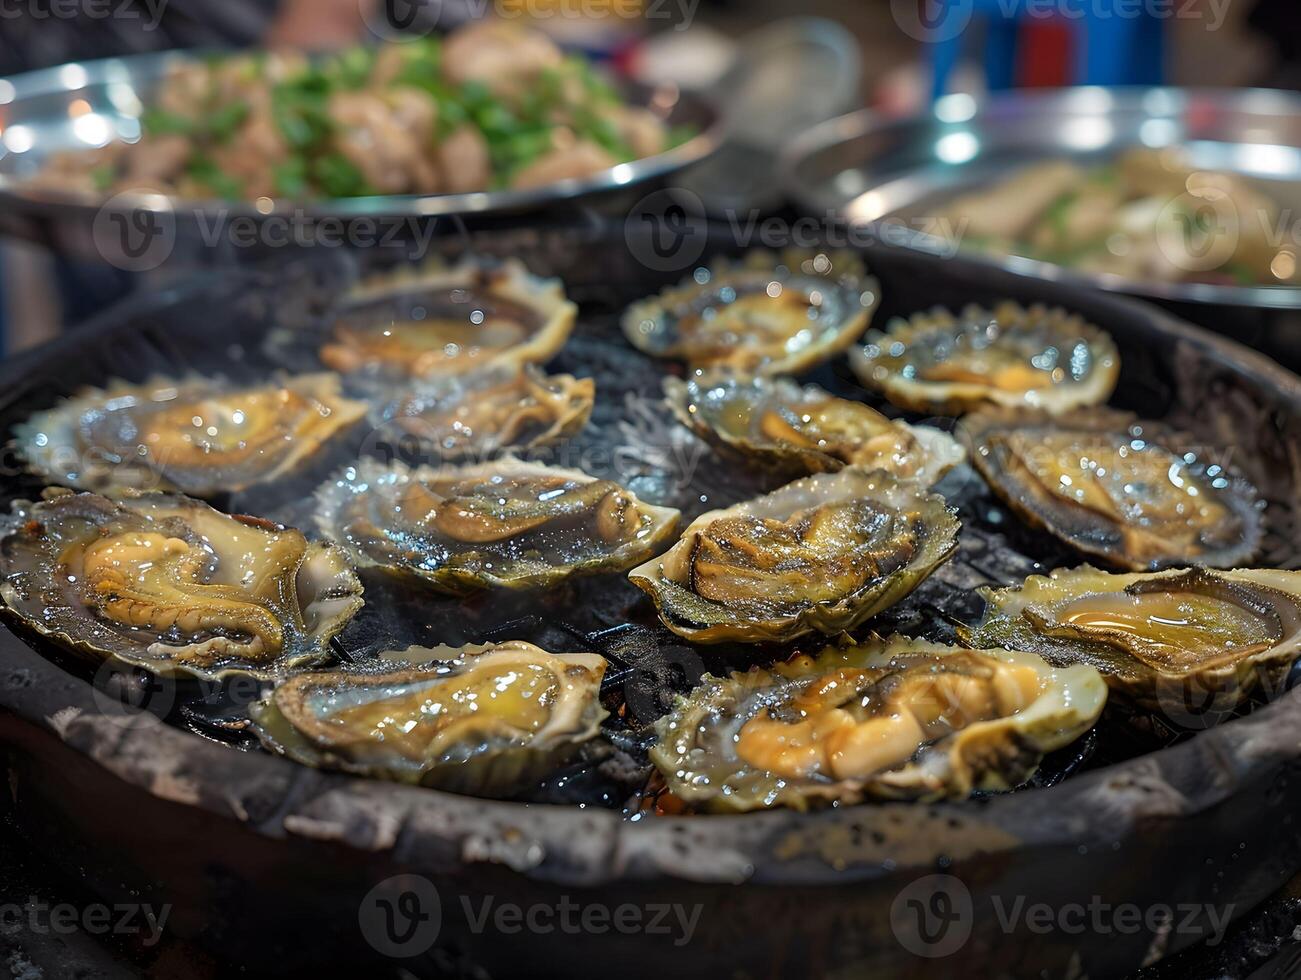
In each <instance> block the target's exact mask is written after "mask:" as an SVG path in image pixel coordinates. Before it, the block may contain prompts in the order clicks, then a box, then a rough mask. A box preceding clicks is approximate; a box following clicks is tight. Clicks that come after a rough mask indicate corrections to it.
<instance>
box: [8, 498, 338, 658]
mask: <svg viewBox="0 0 1301 980" xmlns="http://www.w3.org/2000/svg"><path fill="white" fill-rule="evenodd" d="M0 576H2V578H0V597H3V598H4V601H5V604H6V607H7V611H8V613H9V615H11V616H14V617H16V618H17V619H19V620H20V621H21V622H22V623H23V624H25V625H27V626H28V627H30V628H31V629H34V630H35V631H37V632H38V633H40V634H42V635H44V636H46V637H49V638H50V639H52V640H54V641H55V642H58V643H60V644H61V645H63V646H66V647H68V648H70V649H72V650H75V651H78V652H80V653H84V654H90V655H91V656H93V657H96V658H100V659H103V658H116V659H117V660H120V661H122V662H124V663H129V664H134V665H136V666H140V667H147V668H148V669H150V670H152V671H154V672H155V673H158V674H191V675H194V676H198V677H219V676H221V675H223V674H228V673H241V672H242V673H248V674H252V675H254V676H257V677H263V678H267V677H275V676H278V675H280V674H282V673H284V672H285V671H287V670H289V669H290V668H293V667H298V666H301V665H304V664H311V663H316V662H319V661H321V660H322V659H324V658H325V657H326V655H327V650H326V645H327V644H328V643H329V641H330V638H331V637H333V636H334V635H335V634H337V633H338V632H339V631H340V630H341V629H343V627H344V626H345V625H346V624H347V623H348V621H349V620H350V619H351V618H352V617H353V616H354V615H356V613H357V611H358V610H359V609H360V608H361V605H362V598H361V592H362V590H361V583H360V582H359V581H358V579H357V576H356V575H355V574H354V573H353V571H352V569H351V567H349V565H348V562H347V561H346V560H345V558H344V556H343V553H342V552H341V551H340V550H339V549H338V548H336V547H334V546H332V545H327V544H322V543H319V542H309V541H308V540H307V539H306V538H305V537H303V535H302V532H300V531H297V530H294V529H293V528H286V527H280V526H278V525H275V524H271V523H269V522H267V521H262V520H259V519H257V518H251V517H229V516H227V515H225V514H222V513H221V512H220V511H216V510H213V509H212V508H211V507H209V506H208V505H207V504H204V503H200V502H199V501H197V500H191V499H189V498H188V497H181V496H176V495H170V494H158V493H150V494H142V495H140V496H137V497H132V498H128V499H125V500H122V501H114V500H109V499H107V498H105V497H100V496H96V495H94V494H88V493H83V494H74V493H72V492H70V491H62V492H59V491H54V492H53V493H52V494H50V495H49V496H48V498H47V499H46V500H44V501H42V502H40V503H37V504H16V505H15V509H14V512H13V513H12V514H11V515H9V516H8V517H7V518H5V519H4V520H3V522H2V523H0Z"/></svg>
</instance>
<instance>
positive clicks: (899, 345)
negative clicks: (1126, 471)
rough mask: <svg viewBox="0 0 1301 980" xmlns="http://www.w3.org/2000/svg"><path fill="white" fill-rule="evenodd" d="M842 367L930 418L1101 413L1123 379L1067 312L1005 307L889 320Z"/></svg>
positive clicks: (1097, 336)
mask: <svg viewBox="0 0 1301 980" xmlns="http://www.w3.org/2000/svg"><path fill="white" fill-rule="evenodd" d="M849 359H850V363H851V364H852V366H853V368H854V372H855V373H856V374H857V375H858V377H859V379H860V380H861V381H862V382H863V384H865V385H867V386H868V387H869V388H873V389H875V390H877V391H880V392H881V393H882V394H884V395H885V397H886V398H888V399H889V400H890V401H891V402H892V403H893V404H895V405H898V406H899V407H900V408H906V409H910V410H912V411H916V412H931V413H934V414H937V415H961V414H962V413H963V412H969V411H971V410H973V409H976V408H979V407H981V406H982V405H1008V406H1022V405H1023V406H1029V407H1031V408H1041V409H1044V410H1045V411H1049V412H1054V413H1060V412H1065V411H1069V410H1070V409H1073V408H1079V407H1080V406H1083V405H1101V404H1102V403H1104V402H1105V401H1106V400H1107V399H1108V398H1109V397H1111V392H1112V391H1113V389H1115V387H1116V381H1117V379H1118V378H1119V377H1120V355H1119V353H1118V352H1117V350H1116V345H1115V342H1114V341H1113V340H1112V339H1111V337H1110V336H1109V335H1108V334H1106V333H1105V332H1104V331H1102V330H1100V329H1098V328H1097V327H1095V326H1094V325H1093V324H1091V323H1086V322H1085V321H1084V319H1083V318H1082V317H1080V316H1078V315H1076V314H1073V313H1067V312H1066V311H1065V310H1061V309H1056V308H1053V309H1049V308H1047V307H1044V306H1031V307H1029V308H1028V309H1027V308H1025V307H1022V306H1019V305H1018V304H1016V303H1012V302H1005V303H1000V304H999V305H998V306H996V307H995V308H994V309H993V310H992V311H991V310H988V309H984V308H982V307H979V306H968V307H966V308H965V309H964V310H963V311H962V313H961V314H960V315H958V316H954V315H953V314H952V313H950V312H949V311H948V310H944V309H936V310H933V311H931V312H930V313H925V314H918V315H917V316H914V317H912V318H911V319H908V320H905V319H902V318H895V319H894V320H891V321H890V323H889V324H887V325H886V328H885V331H884V332H880V331H873V332H872V333H870V334H869V335H868V338H867V343H866V345H865V346H863V347H859V348H855V349H854V350H852V351H850V357H849Z"/></svg>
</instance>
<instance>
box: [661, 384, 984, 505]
mask: <svg viewBox="0 0 1301 980" xmlns="http://www.w3.org/2000/svg"><path fill="white" fill-rule="evenodd" d="M664 392H665V396H666V400H667V401H668V403H669V407H670V408H672V409H673V413H674V414H675V415H676V416H677V417H678V419H679V420H680V421H681V422H682V424H683V425H685V426H686V427H687V428H689V429H691V431H693V432H694V433H696V435H698V436H700V437H701V438H703V439H705V440H706V441H707V442H710V443H712V444H714V445H717V446H721V447H723V448H725V449H728V450H732V451H734V452H735V453H737V454H739V455H740V456H742V457H745V458H749V459H752V460H755V461H759V462H762V463H763V464H764V465H766V466H768V467H770V468H772V469H773V470H775V471H777V472H785V471H793V472H802V473H822V472H834V471H835V470H838V469H841V468H843V467H845V466H857V467H860V468H862V469H881V470H885V471H887V472H889V473H892V474H894V475H895V476H898V477H901V478H903V479H910V480H917V481H918V482H919V483H921V484H922V486H930V485H931V484H933V483H935V482H936V481H937V480H938V479H939V478H940V477H942V476H943V475H944V474H945V473H947V472H948V471H949V470H951V469H952V468H953V467H955V466H957V465H958V464H959V463H961V462H962V461H963V459H965V458H966V452H965V451H964V450H963V449H962V447H961V446H960V445H958V443H957V442H956V441H955V440H954V439H953V438H952V437H951V436H949V435H948V434H947V433H945V432H942V431H940V430H939V429H937V428H934V427H932V426H924V425H916V426H914V425H909V424H908V423H906V422H898V421H894V420H891V419H888V418H886V417H885V416H884V415H882V414H881V413H880V412H878V411H876V409H874V408H871V407H870V406H868V405H864V404H863V403H862V402H855V401H849V400H848V399H845V398H835V397H833V396H832V395H830V394H828V393H827V392H826V391H823V390H822V389H821V388H819V387H817V386H816V385H806V386H804V387H800V386H799V385H798V384H796V383H795V382H793V381H791V380H790V379H789V378H737V377H733V376H731V375H720V376H713V375H699V374H696V375H693V376H692V377H690V378H688V379H687V380H686V381H681V380H679V379H677V378H666V379H665V381H664Z"/></svg>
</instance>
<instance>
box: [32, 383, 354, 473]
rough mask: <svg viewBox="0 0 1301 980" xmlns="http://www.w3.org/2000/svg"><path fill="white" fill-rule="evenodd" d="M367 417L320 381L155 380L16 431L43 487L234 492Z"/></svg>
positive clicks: (43, 416) (69, 404)
mask: <svg viewBox="0 0 1301 980" xmlns="http://www.w3.org/2000/svg"><path fill="white" fill-rule="evenodd" d="M365 414H366V406H365V405H364V404H363V403H362V402H357V401H352V400H350V399H347V398H344V397H343V396H342V395H341V394H340V392H339V377H338V375H336V374H330V373H321V374H309V375H299V376H296V377H288V378H282V379H277V380H274V381H267V382H263V383H259V384H252V385H248V384H236V383H234V382H230V381H226V380H224V379H221V378H201V377H190V378H182V379H171V378H152V379H150V380H149V381H146V382H145V383H144V384H139V385H133V384H128V383H127V382H125V381H113V382H111V383H110V384H109V385H108V386H107V387H106V388H88V389H86V390H84V391H81V392H79V393H78V394H76V395H75V396H73V397H72V398H68V399H66V400H64V401H63V402H61V403H60V404H59V405H57V406H56V407H54V408H53V409H51V410H49V411H47V412H42V413H40V414H38V415H35V416H33V417H32V418H30V419H28V420H27V421H26V422H25V423H23V424H22V425H19V426H17V427H16V428H15V430H14V435H15V440H14V442H15V445H16V447H17V449H18V451H19V452H20V453H21V454H22V456H23V458H24V459H26V460H27V461H28V463H29V464H30V466H31V468H32V469H33V470H34V471H35V472H37V473H39V474H40V475H42V476H43V477H45V478H46V479H48V480H50V481H52V482H56V483H63V484H68V485H70V486H74V487H79V488H81V489H83V490H97V491H108V490H119V489H128V488H131V489H148V490H155V489H156V490H178V491H181V492H183V493H187V494H193V495H195V496H200V497H209V496H212V495H214V494H217V493H222V492H231V493H233V492H237V491H240V490H244V489H246V488H247V487H250V486H252V485H254V484H258V483H266V482H267V481H269V480H273V479H276V478H277V477H280V476H283V475H284V474H286V473H288V472H290V471H292V470H293V469H295V468H296V467H298V466H299V465H300V464H302V463H303V462H304V461H305V460H307V459H309V458H310V457H312V456H313V455H314V454H315V453H317V452H318V451H319V450H320V449H321V447H322V445H323V444H324V443H326V442H327V441H328V440H330V439H331V438H333V437H334V436H335V435H336V434H338V433H339V432H340V431H342V430H343V429H345V428H347V427H349V426H351V425H352V424H354V423H355V422H357V421H358V420H360V419H361V418H363V417H364V416H365Z"/></svg>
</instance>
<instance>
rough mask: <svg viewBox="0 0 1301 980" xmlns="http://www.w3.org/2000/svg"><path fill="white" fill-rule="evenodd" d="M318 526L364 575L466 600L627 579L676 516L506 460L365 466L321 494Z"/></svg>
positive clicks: (592, 484)
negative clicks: (404, 579) (573, 580)
mask: <svg viewBox="0 0 1301 980" xmlns="http://www.w3.org/2000/svg"><path fill="white" fill-rule="evenodd" d="M317 520H318V523H319V525H320V528H321V530H322V531H323V532H324V533H325V534H326V535H327V536H328V537H330V538H332V539H334V540H336V541H338V542H339V543H340V544H341V545H342V546H343V547H344V548H345V549H346V550H347V551H348V552H349V553H350V554H351V555H352V556H353V558H354V559H355V560H356V562H357V563H358V565H360V566H362V567H378V568H381V569H384V570H386V571H388V572H391V573H394V574H398V575H402V576H409V577H414V578H415V579H417V580H418V581H420V582H423V583H425V584H427V585H429V586H431V587H433V588H435V589H437V590H439V591H441V592H447V593H450V594H453V595H463V594H468V593H470V592H474V591H477V590H481V589H488V588H508V589H528V588H542V587H545V586H550V585H555V584H557V583H559V582H561V581H563V580H564V579H566V578H569V577H570V576H574V575H593V574H598V573H602V572H621V571H626V570H627V569H629V568H631V567H632V566H633V565H636V564H637V563H638V562H642V561H645V560H646V559H647V558H648V557H650V556H651V555H653V554H655V553H657V552H658V550H659V549H660V548H661V547H663V546H664V544H665V543H666V542H667V541H668V540H669V538H670V537H671V536H672V535H673V532H674V530H675V529H676V528H677V521H678V512H677V511H676V510H672V509H670V508H666V507H655V506H652V505H650V504H646V503H643V502H642V501H640V500H638V499H637V497H636V496H635V495H634V494H633V493H632V492H631V491H629V490H626V489H624V488H623V487H621V486H619V485H618V484H616V483H612V482H610V481H608V480H598V479H596V478H595V477H592V476H588V475H587V474H586V473H581V472H579V471H577V470H568V469H560V468H558V467H550V466H543V465H540V464H536V463H525V462H522V461H520V460H518V459H515V458H513V457H509V456H508V457H504V458H502V459H500V460H497V461H496V462H492V463H483V464H476V465H472V466H463V467H438V468H435V467H419V468H416V469H412V468H410V467H407V466H405V465H403V464H401V463H394V464H392V465H391V466H387V467H386V466H384V465H382V464H380V463H378V462H375V461H373V460H367V461H363V462H362V463H360V464H358V465H356V466H352V467H349V468H348V469H347V470H345V471H344V472H343V473H342V474H341V475H340V476H339V478H338V479H335V480H332V481H330V482H328V483H326V484H325V485H324V486H323V487H321V489H320V490H319V491H318V492H317Z"/></svg>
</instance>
